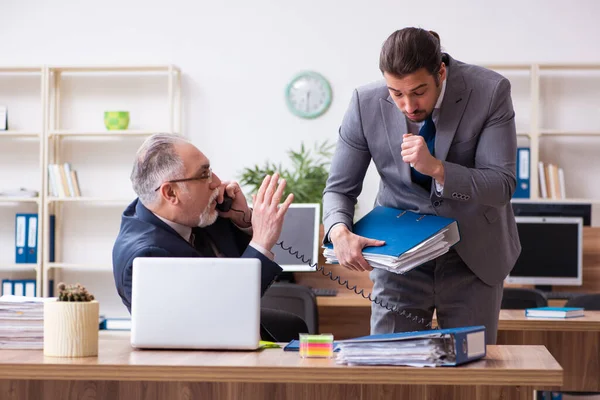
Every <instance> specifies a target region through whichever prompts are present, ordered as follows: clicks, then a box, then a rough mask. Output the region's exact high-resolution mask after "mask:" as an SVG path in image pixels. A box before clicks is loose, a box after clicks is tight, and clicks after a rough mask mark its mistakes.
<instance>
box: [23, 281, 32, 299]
mask: <svg viewBox="0 0 600 400" xmlns="http://www.w3.org/2000/svg"><path fill="white" fill-rule="evenodd" d="M23 283H24V284H25V296H27V297H35V281H34V280H27V281H24V282H23Z"/></svg>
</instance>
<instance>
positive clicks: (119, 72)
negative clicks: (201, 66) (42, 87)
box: [43, 65, 182, 315]
mask: <svg viewBox="0 0 600 400" xmlns="http://www.w3.org/2000/svg"><path fill="white" fill-rule="evenodd" d="M47 85H48V101H47V103H46V104H47V107H46V113H47V116H48V117H47V126H46V135H45V138H44V140H45V146H46V152H45V154H44V160H45V164H44V165H45V166H46V168H47V166H48V165H49V164H63V163H66V162H68V163H70V164H71V167H72V168H73V169H74V170H76V171H77V173H78V180H79V186H80V189H81V196H78V197H70V196H68V197H65V196H58V197H57V196H53V195H50V194H49V193H50V192H49V184H50V182H49V180H48V175H47V174H46V175H45V180H44V193H46V195H45V197H44V201H43V208H44V215H45V217H46V219H48V218H49V216H50V215H54V216H55V231H54V238H55V240H54V241H55V249H54V254H55V258H54V261H53V262H50V260H49V252H48V251H45V252H44V264H43V266H44V268H43V270H44V284H43V287H44V289H45V291H44V295H47V294H48V288H49V283H50V280H53V281H54V284H55V285H56V284H57V283H59V282H60V281H65V282H71V281H73V282H81V283H82V284H84V285H86V286H88V289H90V292H92V293H94V295H95V296H96V297H97V298H98V300H99V302H100V304H101V309H102V308H103V307H107V306H108V307H109V308H110V307H113V308H114V307H119V310H120V309H124V308H123V306H122V304H120V303H121V301H120V299H119V298H118V296H117V294H116V290H115V287H114V280H113V278H112V264H111V262H110V260H111V257H110V255H111V253H112V244H113V243H114V240H115V239H116V235H117V233H118V231H115V229H116V228H117V227H118V226H119V224H120V220H121V214H122V212H123V210H124V209H125V207H126V206H127V205H128V204H130V203H131V202H132V201H133V200H134V198H135V195H134V194H133V191H132V190H131V184H130V182H129V173H130V168H131V165H132V163H133V160H134V157H135V150H136V149H137V147H139V145H141V143H142V142H143V140H144V139H146V138H147V137H149V136H151V135H153V134H155V133H175V134H180V133H181V109H182V107H181V71H180V70H179V68H177V67H176V66H174V65H140V66H128V65H124V66H123V65H114V66H61V65H56V66H49V67H48V73H47ZM140 93H141V94H140ZM121 96H122V97H121ZM121 100H123V103H120V101H121ZM149 101H155V103H152V104H151V106H152V107H153V112H152V114H151V115H150V116H149V114H148V113H146V114H144V111H145V107H146V104H148V102H149ZM113 104H127V105H126V106H119V105H114V106H113ZM111 107H112V108H111ZM129 107H130V108H129ZM111 109H113V110H115V111H116V110H122V111H130V117H131V119H130V124H129V127H128V129H125V130H107V129H106V128H105V127H104V124H103V113H104V111H106V110H111ZM155 114H159V117H156V118H154V117H155ZM73 115H77V116H79V119H75V118H73ZM148 116H149V117H148ZM145 117H146V118H145ZM153 118H154V119H153ZM82 121H83V122H82ZM115 157H116V158H115ZM123 163H126V165H121V164H123ZM118 167H122V168H120V169H119V168H118ZM86 173H87V174H86ZM102 174H104V175H102ZM115 181H118V183H115V184H113V182H115ZM124 183H126V185H125V184H124ZM96 225H99V226H96ZM46 226H47V224H46ZM49 240H50V232H49V230H48V229H45V230H44V241H45V242H49ZM101 311H102V312H103V313H105V314H107V315H112V314H113V311H112V310H110V309H109V310H107V309H104V310H101ZM125 312H126V310H125Z"/></svg>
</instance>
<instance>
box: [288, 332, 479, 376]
mask: <svg viewBox="0 0 600 400" xmlns="http://www.w3.org/2000/svg"><path fill="white" fill-rule="evenodd" d="M442 335H443V336H447V337H449V338H451V339H452V340H450V341H449V343H452V344H451V346H452V348H450V349H448V350H449V351H453V352H454V354H455V355H456V357H455V360H453V361H449V360H447V361H445V362H443V364H441V365H442V366H456V365H461V364H464V363H467V362H470V361H474V360H478V359H480V358H483V357H485V355H486V345H485V327H484V326H465V327H460V328H448V329H431V330H424V331H414V332H400V333H389V334H384V335H369V336H362V337H358V338H354V339H346V340H338V341H334V343H333V345H334V351H339V349H340V344H343V343H361V342H362V343H374V342H393V341H409V340H414V339H426V338H433V337H440V336H442ZM299 348H300V342H299V341H298V340H292V341H291V342H290V343H289V344H288V345H287V346H285V347H284V348H283V350H284V351H298V350H299Z"/></svg>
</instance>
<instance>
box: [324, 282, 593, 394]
mask: <svg viewBox="0 0 600 400" xmlns="http://www.w3.org/2000/svg"><path fill="white" fill-rule="evenodd" d="M317 303H318V306H319V328H320V330H321V332H331V333H333V334H334V336H335V338H336V339H343V338H348V337H357V336H363V335H368V334H369V330H370V324H369V319H370V315H371V309H370V304H369V301H368V300H366V299H363V298H361V297H359V296H357V295H353V294H352V293H349V294H342V293H340V294H338V296H335V297H318V298H317ZM434 326H435V322H434ZM497 344H502V345H543V346H546V347H547V348H548V350H549V351H550V353H551V354H552V355H553V356H554V358H556V360H557V361H558V362H559V364H560V365H561V366H562V367H563V368H564V370H565V376H564V384H563V387H562V389H563V390H572V391H600V311H586V312H585V316H584V317H581V318H569V319H538V318H536V319H533V318H525V311H524V310H501V311H500V320H499V322H498V341H497Z"/></svg>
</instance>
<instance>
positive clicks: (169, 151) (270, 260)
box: [113, 134, 307, 341]
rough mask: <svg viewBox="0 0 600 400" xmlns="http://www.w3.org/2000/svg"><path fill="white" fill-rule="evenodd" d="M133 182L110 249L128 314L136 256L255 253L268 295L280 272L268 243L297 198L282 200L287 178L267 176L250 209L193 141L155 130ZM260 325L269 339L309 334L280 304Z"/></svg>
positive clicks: (263, 316)
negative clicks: (226, 204)
mask: <svg viewBox="0 0 600 400" xmlns="http://www.w3.org/2000/svg"><path fill="white" fill-rule="evenodd" d="M131 182H132V184H133V189H134V191H135V192H136V194H137V195H138V198H137V199H136V200H134V201H133V203H131V204H130V205H129V206H128V207H127V209H126V210H125V211H124V212H123V215H122V220H121V229H120V231H119V235H118V236H117V239H116V242H115V245H114V248H113V273H114V278H115V284H116V287H117V291H118V293H119V295H120V296H121V299H122V301H123V304H125V306H126V307H127V309H128V310H129V312H131V283H132V282H131V279H132V268H133V260H134V259H135V258H136V257H248V258H257V259H259V260H260V261H261V264H262V268H261V293H263V294H264V292H265V290H266V289H267V288H268V286H269V285H270V283H271V282H272V281H273V280H274V279H275V277H276V276H277V274H279V273H280V272H281V270H282V269H281V267H280V266H279V265H277V264H276V263H275V262H274V255H273V253H272V252H271V249H272V248H273V246H274V245H275V243H276V241H277V240H278V239H279V235H280V234H281V229H282V225H283V220H284V216H285V214H286V212H287V209H288V207H289V205H290V204H291V203H292V201H293V198H294V196H293V195H292V194H290V195H289V196H288V197H287V198H286V199H285V200H284V201H283V203H281V199H282V196H283V192H284V189H285V185H286V183H285V180H281V182H280V181H279V176H278V175H277V174H274V175H273V176H266V177H265V179H264V181H263V183H262V185H261V187H260V188H259V190H258V192H257V193H256V194H255V195H253V209H251V208H249V207H248V203H247V202H246V198H245V196H244V194H243V193H242V190H241V188H240V186H239V185H238V183H237V182H225V181H221V180H220V179H219V177H218V176H217V175H216V174H214V173H213V172H212V169H211V167H210V162H209V160H208V158H207V157H206V156H205V155H204V154H202V152H201V151H200V150H198V149H197V148H196V147H195V146H194V145H193V144H192V143H190V142H189V141H188V140H186V139H185V138H183V137H182V136H178V135H170V134H157V135H154V136H152V137H150V138H148V139H147V140H146V141H145V142H144V143H143V144H142V146H141V147H140V149H139V150H138V152H137V156H136V160H135V162H134V166H133V171H132V173H131ZM225 196H227V197H230V198H231V199H232V205H231V210H230V211H227V212H222V211H219V210H218V209H217V204H220V203H222V202H223V201H224V198H225ZM234 210H237V211H234ZM214 283H215V284H217V282H214ZM208 284H210V283H208ZM261 325H262V332H261V335H262V336H263V338H264V339H266V340H277V341H289V340H291V339H294V338H296V337H297V336H298V333H301V332H307V329H306V325H305V324H304V322H303V321H302V320H300V319H299V318H298V317H296V316H294V315H292V314H289V313H284V312H281V311H276V310H264V309H263V310H261Z"/></svg>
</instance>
